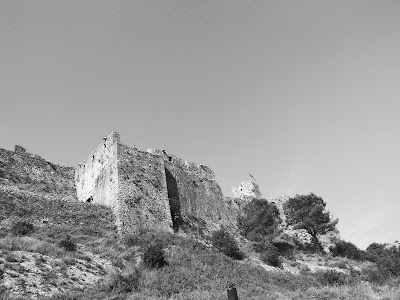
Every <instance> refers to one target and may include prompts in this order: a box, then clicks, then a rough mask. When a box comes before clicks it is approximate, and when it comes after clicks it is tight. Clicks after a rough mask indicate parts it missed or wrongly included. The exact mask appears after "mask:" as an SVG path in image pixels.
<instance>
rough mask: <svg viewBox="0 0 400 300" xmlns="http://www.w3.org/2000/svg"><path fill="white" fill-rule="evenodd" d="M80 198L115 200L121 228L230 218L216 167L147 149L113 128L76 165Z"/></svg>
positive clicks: (213, 223) (174, 227) (172, 227)
mask: <svg viewBox="0 0 400 300" xmlns="http://www.w3.org/2000/svg"><path fill="white" fill-rule="evenodd" d="M75 184H76V189H77V196H78V200H79V201H87V202H93V203H99V204H104V205H107V206H110V207H111V208H112V209H113V211H114V213H115V216H116V220H117V221H116V222H117V226H118V229H119V231H120V232H121V233H122V234H125V233H137V232H139V231H140V230H141V229H142V228H153V229H161V230H167V231H178V230H179V228H180V227H181V226H182V225H183V224H185V222H186V223H191V224H192V223H193V220H194V221H201V223H202V224H205V225H206V226H207V227H209V229H210V230H211V229H215V228H218V227H219V225H220V224H224V223H226V222H227V220H225V219H227V217H226V212H225V210H226V207H227V204H226V203H225V202H226V201H225V200H224V198H223V195H222V191H221V188H220V186H219V185H218V183H217V182H216V180H215V176H214V173H213V172H212V170H211V169H210V168H209V167H207V166H204V165H196V164H194V163H192V162H188V161H184V160H182V159H180V158H178V157H176V156H174V155H172V154H170V153H167V152H166V151H165V150H157V149H148V150H147V151H142V150H138V149H136V147H128V146H126V145H124V144H122V143H121V142H120V137H119V134H118V133H116V132H112V133H111V134H110V135H109V136H108V137H105V138H104V141H103V143H101V144H100V145H99V146H98V147H97V148H96V149H95V150H94V152H93V153H92V154H91V155H90V156H89V157H88V158H87V159H86V160H85V161H84V162H83V163H82V164H80V165H79V167H78V168H77V169H76V171H75Z"/></svg>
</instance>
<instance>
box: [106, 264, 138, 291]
mask: <svg viewBox="0 0 400 300" xmlns="http://www.w3.org/2000/svg"><path fill="white" fill-rule="evenodd" d="M141 278H142V271H141V270H140V269H138V268H132V269H130V270H129V271H127V272H125V273H121V272H120V271H117V270H114V271H113V272H111V273H110V274H108V276H107V277H106V278H105V280H104V282H103V289H105V290H106V291H108V292H115V291H117V292H119V293H130V292H132V291H137V290H139V288H140V281H141Z"/></svg>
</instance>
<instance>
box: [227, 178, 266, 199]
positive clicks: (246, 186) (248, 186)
mask: <svg viewBox="0 0 400 300" xmlns="http://www.w3.org/2000/svg"><path fill="white" fill-rule="evenodd" d="M232 193H233V196H235V197H236V198H241V199H249V198H259V199H260V198H261V197H262V195H261V192H260V188H259V187H258V184H257V183H255V182H254V181H245V182H242V183H241V184H239V185H237V186H234V187H233V188H232Z"/></svg>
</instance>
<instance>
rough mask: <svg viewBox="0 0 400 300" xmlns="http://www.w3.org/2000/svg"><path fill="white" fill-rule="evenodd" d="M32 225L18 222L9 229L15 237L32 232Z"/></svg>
mask: <svg viewBox="0 0 400 300" xmlns="http://www.w3.org/2000/svg"><path fill="white" fill-rule="evenodd" d="M33 229H34V228H33V224H32V223H29V222H27V221H18V222H16V223H15V224H13V226H12V227H11V232H12V234H14V235H16V236H22V235H28V234H30V233H31V232H33Z"/></svg>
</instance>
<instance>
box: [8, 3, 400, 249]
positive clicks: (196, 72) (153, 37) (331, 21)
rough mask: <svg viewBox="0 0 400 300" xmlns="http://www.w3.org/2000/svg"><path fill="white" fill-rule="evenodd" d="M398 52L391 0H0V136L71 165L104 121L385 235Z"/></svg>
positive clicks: (369, 234) (395, 203)
mask: <svg viewBox="0 0 400 300" xmlns="http://www.w3.org/2000/svg"><path fill="white" fill-rule="evenodd" d="M399 54H400V2H399V1H394V0H386V1H380V0H379V1H371V0H363V1H361V0H354V1H349V0H345V1H338V0H335V1H332V0H329V1H322V0H318V1H316V0H315V1H309V0H303V1H298V0H293V1H285V0H276V1H270V0H269V1H265V0H257V1H256V0H241V1H238V0H224V1H218V0H173V1H171V0H145V1H131V0H129V1H100V0H96V1H94V0H93V1H82V0H79V1H72V0H68V1H54V0H51V1H22V0H21V1H14V0H12V1H11V0H10V1H9V0H2V1H0V147H2V148H6V149H12V148H13V146H14V145H15V144H20V145H23V146H24V147H26V148H27V149H28V151H30V152H32V153H36V154H39V155H41V156H42V157H44V158H46V159H48V160H50V161H52V162H55V163H59V164H63V165H69V166H76V165H77V164H78V163H79V162H81V161H83V160H84V159H85V158H86V157H87V156H88V155H89V154H90V152H91V151H92V150H93V149H94V148H95V147H96V146H97V145H98V144H99V143H100V142H101V140H102V137H103V136H105V135H107V134H109V133H110V132H111V131H112V130H114V131H117V132H119V133H120V134H121V138H122V141H123V142H124V143H125V144H128V145H136V146H137V147H138V148H141V149H147V148H150V147H151V148H161V149H166V150H167V151H168V152H171V153H174V154H176V155H178V156H180V157H182V158H183V159H187V160H191V161H194V162H196V163H201V164H206V165H209V166H210V167H211V168H212V169H213V170H214V171H215V173H216V175H217V178H218V180H219V183H220V184H221V187H222V189H223V191H224V193H225V194H226V195H230V194H231V187H232V186H233V185H236V184H238V183H240V182H241V181H245V180H249V179H250V177H249V175H248V174H249V173H250V174H252V175H253V176H254V177H255V178H256V180H257V183H258V184H259V185H260V188H261V191H262V193H263V195H264V197H266V198H271V197H275V196H279V195H283V194H286V195H289V196H294V195H295V194H308V193H310V192H314V193H315V194H317V195H318V196H321V197H322V198H323V199H324V200H325V202H326V203H327V207H328V209H329V210H330V211H331V213H332V214H333V215H334V216H335V217H337V218H339V229H340V231H341V234H342V237H343V238H344V239H346V240H348V241H351V242H353V243H355V244H356V245H358V246H359V247H361V248H365V247H366V246H368V245H369V244H370V243H371V242H374V241H376V242H394V241H395V240H400V233H399V229H398V228H400V218H399V214H400V201H399V199H400V189H399V187H400V185H399V181H400V155H399V154H400V141H399V136H398V135H397V134H398V132H399V128H400V118H399V112H400V97H399V96H400V55H399Z"/></svg>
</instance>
